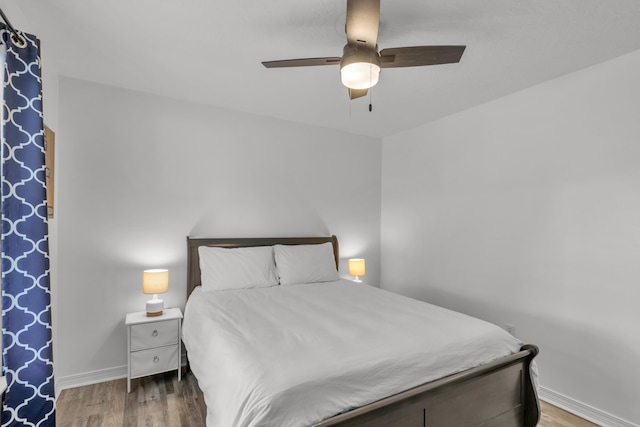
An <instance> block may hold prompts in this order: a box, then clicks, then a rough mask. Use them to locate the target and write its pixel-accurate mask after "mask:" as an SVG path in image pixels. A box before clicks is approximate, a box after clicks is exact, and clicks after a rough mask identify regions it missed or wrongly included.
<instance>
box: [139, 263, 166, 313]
mask: <svg viewBox="0 0 640 427" xmlns="http://www.w3.org/2000/svg"><path fill="white" fill-rule="evenodd" d="M168 290H169V270H166V269H160V268H157V269H153V270H145V271H144V272H143V273H142V292H143V293H145V294H153V298H151V299H150V300H149V301H147V316H148V317H154V316H160V315H161V314H162V309H163V308H164V301H162V300H161V299H160V298H158V294H163V293H165V292H167V291H168Z"/></svg>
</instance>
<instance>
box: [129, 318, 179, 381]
mask: <svg viewBox="0 0 640 427" xmlns="http://www.w3.org/2000/svg"><path fill="white" fill-rule="evenodd" d="M125 324H126V325H127V349H128V364H129V369H128V374H127V393H130V392H131V379H132V378H139V377H146V376H147V375H153V374H159V373H160V372H166V371H172V370H176V369H177V370H178V381H180V380H181V379H182V378H181V377H182V371H181V369H180V368H181V361H180V349H181V345H180V342H181V341H180V331H181V326H182V312H181V311H180V309H179V308H167V309H165V310H164V313H162V315H161V316H156V317H147V313H146V312H144V311H141V312H138V313H129V314H127V319H126V321H125Z"/></svg>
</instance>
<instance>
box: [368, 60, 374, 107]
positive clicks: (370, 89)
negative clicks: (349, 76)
mask: <svg viewBox="0 0 640 427" xmlns="http://www.w3.org/2000/svg"><path fill="white" fill-rule="evenodd" d="M371 67H372V65H371V63H369V84H371ZM372 89H373V88H372V87H371V86H369V112H371V111H372V110H373V106H372V105H371V92H373V90H372Z"/></svg>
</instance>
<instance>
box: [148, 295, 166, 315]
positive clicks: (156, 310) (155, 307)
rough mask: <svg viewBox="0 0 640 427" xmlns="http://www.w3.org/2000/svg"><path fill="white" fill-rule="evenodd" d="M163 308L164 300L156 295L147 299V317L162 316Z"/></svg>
mask: <svg viewBox="0 0 640 427" xmlns="http://www.w3.org/2000/svg"><path fill="white" fill-rule="evenodd" d="M163 308H164V301H162V300H161V299H159V298H158V297H154V298H153V299H150V300H149V301H147V317H156V316H162V309H163Z"/></svg>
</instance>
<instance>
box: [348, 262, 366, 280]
mask: <svg viewBox="0 0 640 427" xmlns="http://www.w3.org/2000/svg"><path fill="white" fill-rule="evenodd" d="M364 274H365V267H364V259H362V258H355V259H350V260H349V275H350V276H356V277H357V276H364Z"/></svg>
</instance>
